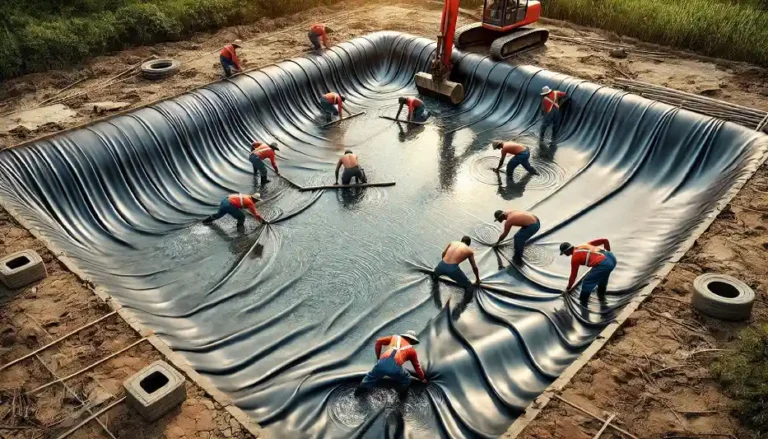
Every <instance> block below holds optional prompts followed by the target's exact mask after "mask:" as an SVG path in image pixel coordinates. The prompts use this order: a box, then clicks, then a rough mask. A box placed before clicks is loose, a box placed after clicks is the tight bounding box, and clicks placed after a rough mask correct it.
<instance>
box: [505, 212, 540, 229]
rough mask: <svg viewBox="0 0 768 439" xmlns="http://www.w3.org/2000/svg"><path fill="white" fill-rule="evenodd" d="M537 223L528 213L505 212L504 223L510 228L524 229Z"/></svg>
mask: <svg viewBox="0 0 768 439" xmlns="http://www.w3.org/2000/svg"><path fill="white" fill-rule="evenodd" d="M536 221H538V220H537V219H536V217H535V216H534V215H533V214H532V213H529V212H525V211H522V210H509V211H507V219H506V223H507V224H509V225H510V226H515V227H525V226H530V225H531V224H533V223H535V222H536Z"/></svg>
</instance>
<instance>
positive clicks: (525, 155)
mask: <svg viewBox="0 0 768 439" xmlns="http://www.w3.org/2000/svg"><path fill="white" fill-rule="evenodd" d="M491 145H492V146H493V149H500V150H501V159H500V160H499V166H498V167H496V169H494V171H496V172H499V171H500V170H501V165H503V164H504V158H506V157H507V154H509V155H512V156H513V157H512V158H511V159H510V160H509V162H508V163H507V178H512V175H513V173H514V172H515V168H517V166H518V165H523V168H525V170H526V171H528V172H530V173H531V174H533V175H539V173H538V171H536V169H534V168H533V166H531V162H530V159H531V151H529V150H528V148H527V147H525V146H523V145H521V144H519V143H515V142H503V141H501V140H494V141H493V143H492V144H491Z"/></svg>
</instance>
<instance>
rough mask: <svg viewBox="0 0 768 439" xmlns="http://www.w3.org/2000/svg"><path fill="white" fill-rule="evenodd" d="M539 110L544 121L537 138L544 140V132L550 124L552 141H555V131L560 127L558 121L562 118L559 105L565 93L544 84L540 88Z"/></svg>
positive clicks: (560, 105) (562, 102)
mask: <svg viewBox="0 0 768 439" xmlns="http://www.w3.org/2000/svg"><path fill="white" fill-rule="evenodd" d="M541 96H542V99H541V112H542V117H543V118H544V122H543V123H542V124H541V132H540V133H539V139H540V140H541V141H544V134H545V133H546V130H547V128H548V127H549V126H550V125H552V143H555V140H556V139H557V131H558V129H559V128H560V121H561V119H562V115H561V112H560V111H561V107H562V106H563V105H564V104H565V102H566V99H567V98H566V96H567V95H566V94H565V92H562V91H557V90H552V89H551V88H549V87H547V86H544V88H542V89H541Z"/></svg>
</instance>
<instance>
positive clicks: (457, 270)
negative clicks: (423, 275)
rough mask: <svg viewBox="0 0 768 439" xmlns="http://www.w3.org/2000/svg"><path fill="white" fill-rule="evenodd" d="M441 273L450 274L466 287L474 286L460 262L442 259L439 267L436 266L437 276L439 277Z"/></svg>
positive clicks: (450, 276)
mask: <svg viewBox="0 0 768 439" xmlns="http://www.w3.org/2000/svg"><path fill="white" fill-rule="evenodd" d="M441 275H442V276H448V277H449V278H451V279H453V280H454V281H456V283H457V284H459V285H460V286H462V287H464V288H467V287H470V286H472V282H470V281H469V278H467V275H466V274H464V272H463V271H461V267H459V264H448V263H446V262H445V261H440V263H439V264H437V267H435V276H438V277H439V276H441Z"/></svg>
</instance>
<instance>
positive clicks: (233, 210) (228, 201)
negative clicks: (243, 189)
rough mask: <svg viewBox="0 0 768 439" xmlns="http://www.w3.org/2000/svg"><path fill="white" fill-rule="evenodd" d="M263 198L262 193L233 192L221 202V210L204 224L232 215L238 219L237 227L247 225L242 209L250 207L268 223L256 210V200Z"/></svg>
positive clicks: (256, 215) (250, 209) (263, 221)
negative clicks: (245, 193)
mask: <svg viewBox="0 0 768 439" xmlns="http://www.w3.org/2000/svg"><path fill="white" fill-rule="evenodd" d="M260 200H261V195H260V194H259V193H255V194H253V195H244V194H232V195H230V196H228V197H226V198H224V199H223V200H221V203H219V211H218V212H216V213H214V214H213V215H211V216H209V217H207V218H206V219H204V220H203V224H211V223H212V222H214V221H216V220H217V219H219V218H221V217H223V216H224V215H230V216H232V217H234V218H235V219H236V220H237V228H238V229H239V228H242V227H243V226H244V225H245V214H244V213H243V211H242V209H248V211H250V212H251V215H253V217H254V218H256V219H257V220H258V221H261V222H262V223H266V222H267V220H265V219H264V217H263V216H261V214H260V213H259V211H258V210H256V202H257V201H260Z"/></svg>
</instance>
